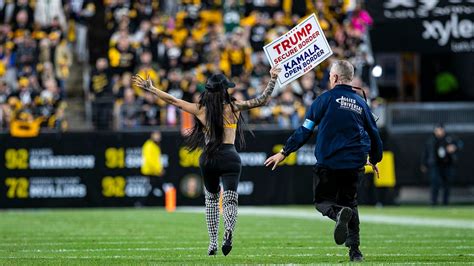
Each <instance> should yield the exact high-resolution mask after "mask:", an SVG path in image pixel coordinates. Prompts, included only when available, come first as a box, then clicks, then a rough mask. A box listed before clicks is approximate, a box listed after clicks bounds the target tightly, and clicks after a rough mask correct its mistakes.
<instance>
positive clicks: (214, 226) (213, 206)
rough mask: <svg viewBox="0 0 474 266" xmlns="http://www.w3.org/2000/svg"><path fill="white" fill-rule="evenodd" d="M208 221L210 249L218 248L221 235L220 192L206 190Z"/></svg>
mask: <svg viewBox="0 0 474 266" xmlns="http://www.w3.org/2000/svg"><path fill="white" fill-rule="evenodd" d="M205 193H206V223H207V232H208V233H209V251H211V250H215V249H217V237H218V235H219V193H211V192H209V191H207V190H206V192H205Z"/></svg>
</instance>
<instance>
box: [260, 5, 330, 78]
mask: <svg viewBox="0 0 474 266" xmlns="http://www.w3.org/2000/svg"><path fill="white" fill-rule="evenodd" d="M263 50H264V51H265V55H266V56H267V59H268V60H269V61H270V64H271V66H272V67H273V66H274V65H276V64H279V65H281V68H282V71H281V72H280V74H279V75H278V83H279V84H280V86H284V85H287V84H288V83H290V82H292V81H293V80H295V79H297V78H299V77H301V76H302V75H303V74H305V73H307V72H308V71H310V70H311V69H313V68H314V67H316V66H317V65H319V64H320V63H321V62H323V61H324V60H325V59H326V58H328V57H329V56H331V55H332V50H331V47H330V46H329V43H328V41H327V40H326V37H325V36H324V32H323V30H322V29H321V26H320V25H319V23H318V20H317V19H316V15H315V14H312V15H310V16H309V17H307V18H306V19H304V20H303V21H302V22H301V23H299V24H298V25H296V26H295V27H294V28H293V29H291V30H290V31H288V32H287V33H285V34H284V35H283V36H281V37H280V38H278V39H276V40H274V41H273V42H271V43H269V44H267V45H266V46H265V47H264V48H263Z"/></svg>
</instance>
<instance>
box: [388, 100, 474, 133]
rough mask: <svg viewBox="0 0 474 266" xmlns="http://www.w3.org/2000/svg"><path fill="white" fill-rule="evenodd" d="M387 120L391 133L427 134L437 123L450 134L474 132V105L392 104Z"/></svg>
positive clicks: (458, 103) (466, 103)
mask: <svg viewBox="0 0 474 266" xmlns="http://www.w3.org/2000/svg"><path fill="white" fill-rule="evenodd" d="M386 119H387V120H386V128H387V131H388V132H390V133H409V132H413V133H427V132H431V131H433V126H434V125H435V124H437V123H443V124H444V125H445V126H446V129H447V130H449V131H450V132H474V103H472V102H456V103H392V104H389V105H388V106H387V109H386Z"/></svg>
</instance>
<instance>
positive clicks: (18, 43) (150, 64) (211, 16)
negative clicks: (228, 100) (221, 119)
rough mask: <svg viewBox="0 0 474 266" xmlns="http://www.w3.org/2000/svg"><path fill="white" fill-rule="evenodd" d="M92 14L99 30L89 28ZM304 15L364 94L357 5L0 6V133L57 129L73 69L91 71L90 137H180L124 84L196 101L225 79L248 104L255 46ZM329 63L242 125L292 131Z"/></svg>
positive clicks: (200, 0) (261, 73) (279, 0)
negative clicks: (214, 77)
mask: <svg viewBox="0 0 474 266" xmlns="http://www.w3.org/2000/svg"><path fill="white" fill-rule="evenodd" d="M97 8H99V9H97ZM102 9H103V10H102ZM99 13H100V14H102V16H103V18H101V20H102V22H103V23H96V24H94V23H90V20H91V18H92V17H95V16H97V15H98V14H99ZM311 13H315V14H316V16H317V18H318V20H319V23H320V24H321V27H322V28H323V30H324V33H325V35H326V37H327V38H328V41H329V43H330V45H331V47H332V49H333V52H334V54H335V56H334V58H349V59H350V60H351V61H352V62H353V63H354V65H355V66H356V69H357V70H358V71H357V74H358V76H359V79H360V80H361V82H360V84H361V86H362V87H364V88H367V86H366V84H367V82H368V78H367V73H368V72H369V71H367V69H369V66H370V64H371V63H372V62H371V57H370V55H369V52H368V48H367V45H366V44H365V42H364V40H365V38H366V35H367V34H366V33H367V28H368V27H369V26H370V25H371V24H372V19H371V17H370V15H369V14H368V13H367V12H366V11H365V10H364V9H362V8H361V6H360V5H359V4H358V3H357V1H356V0H245V1H243V0H225V1H223V0H181V1H175V0H135V1H133V0H104V1H92V0H35V1H33V0H17V1H12V0H10V1H8V0H6V1H0V23H1V24H0V25H1V26H0V129H7V128H24V127H25V125H28V126H34V127H38V128H44V127H47V128H54V129H59V130H64V129H66V127H67V123H66V121H65V119H64V110H65V107H66V104H65V102H64V99H65V97H66V93H65V86H66V81H67V80H68V78H69V77H70V75H71V74H70V72H71V70H70V68H71V65H72V63H73V61H76V62H78V63H84V64H88V63H90V64H91V67H90V69H91V71H90V73H88V74H89V80H90V83H89V85H88V88H87V93H86V100H87V101H90V102H91V103H92V107H93V108H92V109H93V121H94V125H95V127H96V128H98V129H112V128H113V129H127V128H137V127H141V126H156V125H166V126H180V125H181V126H189V125H183V124H189V123H192V119H190V118H189V117H186V114H183V113H181V112H180V110H178V109H176V108H174V107H173V106H169V105H166V104H165V103H164V102H162V101H160V100H159V99H157V98H156V97H155V96H154V95H152V94H150V93H148V92H144V91H142V90H140V89H138V88H136V87H134V86H133V84H132V83H131V77H132V75H133V74H134V73H138V74H139V75H141V76H142V77H147V76H150V77H151V78H152V80H153V81H154V83H155V85H156V86H157V87H158V88H160V89H162V90H166V91H167V92H169V93H171V94H173V95H174V96H176V97H179V98H183V99H185V100H188V101H193V100H194V101H196V99H197V96H198V95H199V93H200V92H202V91H203V89H204V85H205V82H206V79H207V77H208V76H209V75H210V74H212V73H217V72H222V73H224V74H226V75H227V76H229V77H230V78H231V79H233V81H234V82H235V83H236V84H237V86H236V88H234V89H232V91H231V93H232V95H233V97H235V98H237V99H248V98H251V97H254V96H255V95H257V94H258V93H260V92H261V91H262V90H263V89H264V86H265V85H266V84H267V82H268V79H269V75H268V71H269V69H270V66H269V64H268V62H267V59H266V57H265V55H264V53H263V46H264V45H265V44H267V43H268V42H270V41H272V40H274V39H275V38H277V37H278V36H280V35H282V34H284V33H285V32H286V31H288V30H289V29H291V28H292V27H293V26H295V25H296V24H297V23H298V22H299V21H301V19H303V18H304V17H305V16H306V15H308V14H311ZM91 31H95V32H99V34H103V35H105V36H107V37H106V39H107V40H108V44H107V46H108V51H106V52H105V51H104V52H103V53H102V54H99V56H95V57H91V58H92V60H93V62H89V60H88V58H89V50H93V49H94V48H96V47H97V46H98V43H97V41H98V40H94V39H92V40H91V39H90V40H88V41H87V36H89V38H90V36H91V34H89V35H88V32H89V33H90V32H91ZM94 41H96V42H94ZM73 54H75V55H76V57H75V60H73ZM330 63H331V60H326V61H325V62H324V63H322V64H321V65H319V66H318V67H316V68H315V69H314V70H313V71H311V72H310V73H308V74H306V75H304V76H303V77H301V78H300V79H299V80H297V81H295V82H293V83H291V84H290V85H288V86H285V87H283V88H277V89H276V91H275V95H274V98H273V100H272V101H271V102H270V104H269V105H268V106H266V107H262V108H259V109H255V110H252V111H250V112H249V113H246V114H245V116H246V118H247V121H248V122H249V123H250V124H260V125H265V124H273V125H278V126H279V127H283V128H293V127H296V126H297V125H298V124H299V123H300V121H301V119H302V117H303V116H304V113H305V110H306V108H307V107H308V106H309V105H310V104H311V102H312V101H313V100H314V99H315V98H316V97H317V96H318V95H319V94H321V93H322V92H323V91H324V90H326V89H328V88H327V86H328V66H329V65H330ZM190 121H191V122H190Z"/></svg>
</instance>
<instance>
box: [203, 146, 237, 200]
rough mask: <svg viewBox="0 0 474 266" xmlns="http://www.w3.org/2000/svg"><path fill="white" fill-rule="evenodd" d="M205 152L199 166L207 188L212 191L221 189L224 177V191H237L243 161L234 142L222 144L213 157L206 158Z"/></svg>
mask: <svg viewBox="0 0 474 266" xmlns="http://www.w3.org/2000/svg"><path fill="white" fill-rule="evenodd" d="M205 156H206V155H205V153H204V152H203V153H202V154H201V157H200V158H199V167H200V168H201V175H202V177H203V179H204V186H205V187H206V190H207V191H209V192H211V193H217V192H219V191H220V187H219V183H220V180H221V179H222V186H223V188H224V191H226V190H233V191H237V186H238V185H239V180H240V173H241V171H242V163H241V161H240V156H239V153H237V150H236V149H235V146H234V145H232V144H222V145H221V146H220V147H219V149H218V150H217V152H216V154H215V155H214V156H213V157H212V159H209V160H207V161H206V160H205V158H206V157H205Z"/></svg>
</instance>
